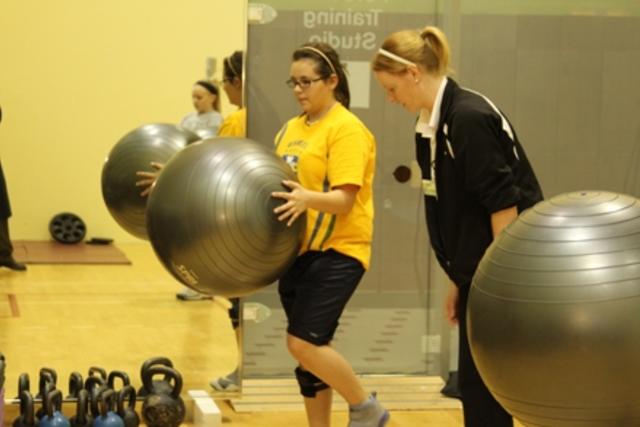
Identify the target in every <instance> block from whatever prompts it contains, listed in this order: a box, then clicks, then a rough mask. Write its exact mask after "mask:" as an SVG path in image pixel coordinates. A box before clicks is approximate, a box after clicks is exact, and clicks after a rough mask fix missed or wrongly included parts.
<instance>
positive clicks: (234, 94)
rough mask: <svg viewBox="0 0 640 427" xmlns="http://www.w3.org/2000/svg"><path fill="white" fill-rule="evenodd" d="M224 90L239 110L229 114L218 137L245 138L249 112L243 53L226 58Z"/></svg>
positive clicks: (237, 51)
mask: <svg viewBox="0 0 640 427" xmlns="http://www.w3.org/2000/svg"><path fill="white" fill-rule="evenodd" d="M222 76H223V77H222V88H223V89H224V92H225V93H226V94H227V98H228V99H229V102H230V103H231V104H232V105H235V106H236V107H238V110H236V111H234V112H233V113H231V114H229V115H228V116H227V117H226V118H225V119H224V121H223V122H222V124H221V125H220V129H218V136H236V137H241V138H244V137H245V136H246V134H247V130H246V129H247V125H246V123H247V110H246V109H245V108H244V102H243V97H242V51H240V50H236V51H235V52H233V54H232V55H231V56H228V57H226V58H224V61H223V68H222Z"/></svg>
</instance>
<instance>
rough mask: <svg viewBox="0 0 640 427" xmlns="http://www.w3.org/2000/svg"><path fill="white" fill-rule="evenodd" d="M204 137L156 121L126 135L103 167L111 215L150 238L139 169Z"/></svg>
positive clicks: (147, 168)
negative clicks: (138, 174) (139, 185)
mask: <svg viewBox="0 0 640 427" xmlns="http://www.w3.org/2000/svg"><path fill="white" fill-rule="evenodd" d="M198 140H200V137H199V136H198V135H196V134H195V133H193V132H191V131H188V130H186V129H184V128H182V127H180V126H176V125H172V124H166V123H154V124H148V125H144V126H141V127H139V128H137V129H134V130H133V131H131V132H129V133H128V134H126V135H125V136H123V137H122V138H121V139H120V141H118V143H117V144H116V145H115V146H114V147H113V149H112V150H111V152H110V153H109V156H108V157H107V159H106V161H105V163H104V166H103V168H102V197H103V199H104V202H105V204H106V205H107V208H108V209H109V212H110V213H111V216H113V218H114V219H115V220H116V222H117V223H118V224H119V225H120V226H121V227H122V228H124V229H125V230H126V231H128V232H129V233H131V234H133V235H134V236H136V237H139V238H141V239H147V227H146V224H145V211H146V206H147V198H146V197H141V196H140V192H141V191H142V190H143V189H142V188H140V187H136V181H138V180H139V179H140V178H139V177H137V176H136V172H138V171H149V172H150V171H152V170H153V169H152V168H151V166H150V163H151V162H159V163H166V162H167V161H168V160H169V159H170V158H171V157H172V156H173V155H174V154H175V153H177V152H178V151H180V150H182V149H183V148H184V147H185V146H186V145H187V144H190V143H192V142H194V141H198Z"/></svg>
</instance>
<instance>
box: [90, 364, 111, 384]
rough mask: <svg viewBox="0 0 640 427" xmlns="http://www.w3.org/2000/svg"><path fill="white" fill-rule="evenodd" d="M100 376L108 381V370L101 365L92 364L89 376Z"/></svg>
mask: <svg viewBox="0 0 640 427" xmlns="http://www.w3.org/2000/svg"><path fill="white" fill-rule="evenodd" d="M96 374H97V376H99V377H100V378H102V379H103V380H105V381H107V371H106V370H105V369H104V368H101V367H100V366H92V367H90V368H89V376H90V377H93V376H96Z"/></svg>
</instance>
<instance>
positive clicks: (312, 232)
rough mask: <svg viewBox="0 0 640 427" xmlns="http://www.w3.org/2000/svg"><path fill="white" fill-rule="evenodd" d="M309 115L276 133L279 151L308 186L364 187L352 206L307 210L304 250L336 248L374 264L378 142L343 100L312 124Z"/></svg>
mask: <svg viewBox="0 0 640 427" xmlns="http://www.w3.org/2000/svg"><path fill="white" fill-rule="evenodd" d="M305 119H306V115H301V116H298V117H296V118H293V119H291V120H289V121H288V122H287V123H286V124H285V125H284V127H283V128H282V129H281V130H280V132H278V134H277V135H276V140H275V144H276V152H277V153H278V155H279V156H280V157H282V158H283V159H284V160H285V161H286V162H287V163H288V164H289V165H290V166H291V167H292V168H293V170H294V171H296V173H297V175H298V180H299V181H300V184H302V186H303V187H305V188H307V189H309V190H312V191H322V192H328V191H329V190H330V189H332V188H335V187H337V186H340V185H345V184H353V185H357V186H359V187H360V189H359V190H358V193H357V195H356V200H355V202H354V204H353V208H352V209H351V211H350V212H349V213H347V214H342V215H333V214H329V213H326V212H318V211H316V210H313V209H307V230H306V234H305V238H304V243H303V246H302V249H301V253H302V252H306V251H309V250H318V251H324V250H327V249H334V250H335V251H337V252H340V253H342V254H345V255H349V256H351V257H353V258H356V259H357V260H359V261H360V262H361V263H362V265H363V266H364V268H365V269H366V268H368V267H369V260H370V258H371V239H372V235H373V194H372V187H373V174H374V168H375V157H376V145H375V140H374V137H373V135H372V134H371V132H369V130H368V129H367V128H366V127H365V125H364V124H363V123H362V122H361V121H360V119H358V118H357V117H356V116H355V115H354V114H353V113H351V112H350V111H349V110H347V109H346V108H345V107H344V106H343V105H342V104H340V103H336V104H335V105H334V107H333V108H332V109H331V110H330V111H329V112H328V113H327V114H326V115H325V116H324V117H322V118H321V119H320V120H319V121H317V122H315V123H312V124H311V125H308V124H306V123H305Z"/></svg>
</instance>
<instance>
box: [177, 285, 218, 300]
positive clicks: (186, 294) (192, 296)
mask: <svg viewBox="0 0 640 427" xmlns="http://www.w3.org/2000/svg"><path fill="white" fill-rule="evenodd" d="M176 298H178V299H179V300H181V301H202V300H212V299H213V296H212V295H206V294H201V293H200V292H198V291H194V290H193V289H190V288H184V290H183V291H181V292H178V293H177V294H176Z"/></svg>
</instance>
